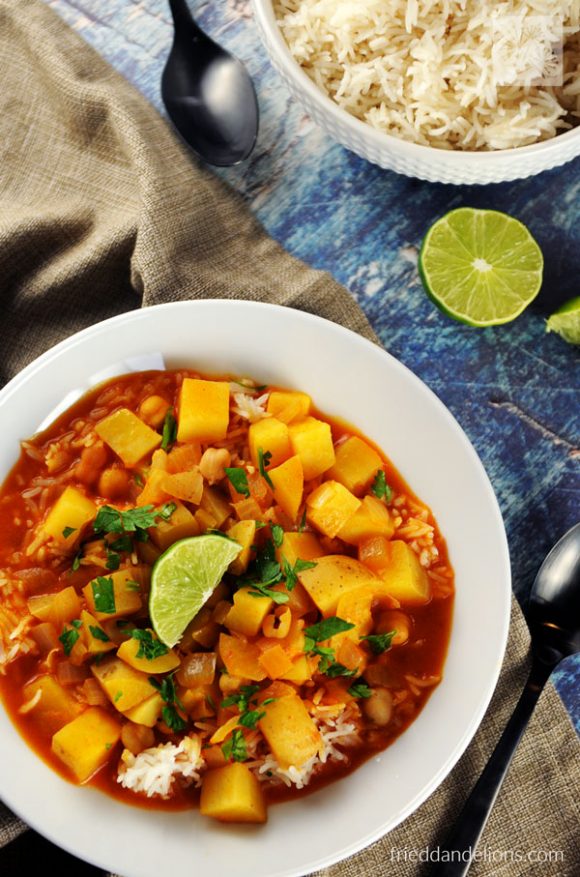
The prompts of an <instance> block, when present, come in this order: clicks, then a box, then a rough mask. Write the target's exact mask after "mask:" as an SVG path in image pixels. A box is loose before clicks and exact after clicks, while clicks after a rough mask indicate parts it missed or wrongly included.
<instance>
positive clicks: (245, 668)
mask: <svg viewBox="0 0 580 877" xmlns="http://www.w3.org/2000/svg"><path fill="white" fill-rule="evenodd" d="M256 599H258V598H256ZM218 650H219V654H220V657H221V659H222V661H223V662H224V664H225V667H226V670H227V671H228V673H229V674H230V676H239V677H240V678H241V679H251V680H252V682H261V681H262V679H265V678H266V672H265V670H264V669H263V668H262V666H261V665H260V663H259V660H258V659H259V657H260V650H259V648H258V646H257V645H255V643H248V642H245V641H244V640H243V639H238V638H237V637H235V636H228V634H227V633H222V634H220V638H219V646H218Z"/></svg>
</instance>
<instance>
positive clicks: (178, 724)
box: [161, 704, 187, 734]
mask: <svg viewBox="0 0 580 877" xmlns="http://www.w3.org/2000/svg"><path fill="white" fill-rule="evenodd" d="M161 715H162V716H163V721H164V722H165V724H166V725H167V727H168V728H169V729H170V730H171V731H173V733H174V734H180V733H181V731H185V729H186V728H187V722H186V721H185V719H183V718H182V717H181V716H180V715H179V713H178V712H177V710H176V708H175V707H174V706H173V705H172V704H168V705H167V706H164V707H163V709H162V710H161Z"/></svg>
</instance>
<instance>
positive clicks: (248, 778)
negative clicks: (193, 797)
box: [199, 762, 267, 822]
mask: <svg viewBox="0 0 580 877" xmlns="http://www.w3.org/2000/svg"><path fill="white" fill-rule="evenodd" d="M199 809H200V812H201V813H202V814H203V815H204V816H211V817H212V818H213V819H219V820H220V822H265V821H266V819H267V813H266V802H265V801H264V795H263V793H262V788H261V786H260V782H259V780H257V779H256V777H255V776H254V774H253V773H252V772H251V770H250V769H249V768H248V767H246V765H245V764H241V763H240V762H233V763H232V764H225V765H224V766H223V767H217V768H215V769H214V770H210V771H208V772H207V773H206V774H205V776H204V778H203V784H202V787H201V798H200V802H199Z"/></svg>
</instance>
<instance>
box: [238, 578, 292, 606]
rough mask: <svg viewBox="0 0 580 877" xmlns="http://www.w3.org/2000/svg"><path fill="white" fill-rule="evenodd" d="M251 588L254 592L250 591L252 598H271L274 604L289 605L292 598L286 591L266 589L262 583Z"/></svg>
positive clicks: (257, 583)
mask: <svg viewBox="0 0 580 877" xmlns="http://www.w3.org/2000/svg"><path fill="white" fill-rule="evenodd" d="M251 587H252V588H253V589H254V590H253V591H248V594H249V595H250V597H269V598H270V599H271V600H273V601H274V603H287V602H288V600H289V599H290V597H289V596H288V594H285V593H284V591H273V590H272V588H268V587H266V585H263V584H262V583H261V582H255V583H254V584H253V585H251Z"/></svg>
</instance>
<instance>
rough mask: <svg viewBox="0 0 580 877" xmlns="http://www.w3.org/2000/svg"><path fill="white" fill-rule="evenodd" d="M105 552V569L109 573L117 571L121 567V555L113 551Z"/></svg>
mask: <svg viewBox="0 0 580 877" xmlns="http://www.w3.org/2000/svg"><path fill="white" fill-rule="evenodd" d="M106 550H107V562H106V564H105V566H106V567H107V569H110V570H111V571H115V570H117V569H119V567H120V566H121V555H120V554H117V553H116V552H115V551H109V550H108V549H106Z"/></svg>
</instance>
